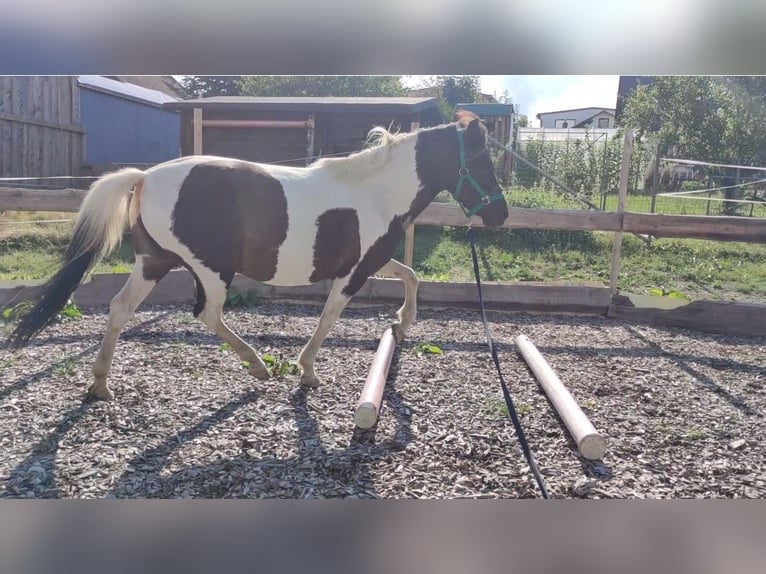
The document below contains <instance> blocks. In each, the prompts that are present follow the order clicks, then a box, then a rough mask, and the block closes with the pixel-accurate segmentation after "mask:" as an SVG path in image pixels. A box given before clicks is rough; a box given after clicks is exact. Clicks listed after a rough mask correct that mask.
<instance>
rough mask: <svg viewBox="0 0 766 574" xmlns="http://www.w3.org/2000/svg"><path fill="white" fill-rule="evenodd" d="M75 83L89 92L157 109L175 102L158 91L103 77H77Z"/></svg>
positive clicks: (172, 98)
mask: <svg viewBox="0 0 766 574" xmlns="http://www.w3.org/2000/svg"><path fill="white" fill-rule="evenodd" d="M77 83H79V84H80V86H82V87H84V88H88V89H90V90H94V91H97V92H102V93H105V94H110V95H113V96H118V97H121V98H125V99H127V100H133V101H137V102H141V103H145V104H151V105H154V106H158V107H159V106H162V104H164V103H167V102H174V101H176V98H174V97H172V96H169V95H167V94H165V93H163V92H160V91H158V90H150V89H148V88H144V87H141V86H137V85H135V84H130V83H127V82H120V81H117V80H110V79H109V78H105V77H104V76H77Z"/></svg>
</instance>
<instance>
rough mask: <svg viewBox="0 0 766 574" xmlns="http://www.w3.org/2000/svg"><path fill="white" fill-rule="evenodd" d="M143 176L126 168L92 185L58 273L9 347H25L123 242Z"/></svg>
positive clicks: (13, 335)
mask: <svg viewBox="0 0 766 574" xmlns="http://www.w3.org/2000/svg"><path fill="white" fill-rule="evenodd" d="M143 176H144V172H143V171H141V170H138V169H136V168H125V169H121V170H119V171H115V172H113V173H109V174H107V175H105V176H103V177H101V178H100V179H98V180H97V181H96V182H95V183H93V185H91V187H90V189H89V190H88V193H87V194H86V195H85V198H84V200H83V202H82V205H81V206H80V211H79V212H78V214H77V220H76V222H75V227H74V232H73V234H72V239H71V241H70V242H69V245H68V246H67V249H66V253H65V254H64V263H63V265H62V267H61V269H59V271H58V272H57V273H56V274H55V275H54V276H53V277H51V278H50V280H48V282H47V283H46V284H45V285H43V286H42V287H41V288H40V290H39V292H38V293H37V295H36V296H35V299H36V302H35V305H34V307H33V308H32V309H31V310H30V311H29V312H28V313H27V314H26V315H24V316H23V317H22V318H21V320H20V321H19V323H18V325H17V326H16V329H15V330H14V331H13V333H11V335H10V337H9V339H8V343H9V345H10V346H12V347H15V348H19V347H23V346H24V345H26V344H27V343H28V342H29V340H30V339H32V337H34V336H35V335H37V334H38V333H39V332H40V331H42V330H43V329H44V328H45V327H46V326H48V325H49V324H50V323H51V321H52V320H53V318H54V317H55V316H56V315H57V314H58V313H59V311H61V309H63V308H64V306H65V305H66V303H67V301H68V300H69V298H70V297H71V295H72V293H74V290H75V289H77V287H78V286H79V285H80V283H81V282H82V279H83V277H85V275H86V274H87V273H88V272H89V271H90V270H91V269H93V267H94V266H95V265H96V264H97V263H98V262H99V261H100V260H101V258H103V257H104V256H106V255H108V254H109V253H111V252H112V251H113V250H114V249H115V248H116V247H117V246H119V244H120V242H121V240H122V234H123V231H124V229H125V221H126V219H127V218H128V209H129V206H130V215H131V219H132V218H133V215H134V214H136V213H138V205H137V198H134V202H133V203H134V204H135V205H130V203H131V202H130V192H131V190H132V189H133V186H134V185H136V184H137V183H139V182H140V181H141V178H142V177H143Z"/></svg>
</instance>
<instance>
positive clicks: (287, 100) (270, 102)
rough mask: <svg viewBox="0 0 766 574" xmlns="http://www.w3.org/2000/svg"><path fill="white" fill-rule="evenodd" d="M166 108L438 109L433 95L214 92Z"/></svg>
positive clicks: (406, 110)
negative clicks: (312, 94) (320, 95)
mask: <svg viewBox="0 0 766 574" xmlns="http://www.w3.org/2000/svg"><path fill="white" fill-rule="evenodd" d="M162 107H163V109H166V110H189V109H192V108H202V109H209V110H214V109H215V110H247V111H293V112H319V111H333V112H387V113H390V112H400V113H416V112H421V111H424V110H429V109H432V108H435V109H438V102H437V100H436V98H415V97H251V96H215V97H210V98H198V99H195V100H182V101H172V102H169V103H165V104H163V106H162Z"/></svg>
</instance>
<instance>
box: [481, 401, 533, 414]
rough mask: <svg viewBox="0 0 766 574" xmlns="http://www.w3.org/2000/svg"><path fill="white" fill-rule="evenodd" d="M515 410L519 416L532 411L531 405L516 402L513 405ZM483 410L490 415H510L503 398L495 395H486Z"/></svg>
mask: <svg viewBox="0 0 766 574" xmlns="http://www.w3.org/2000/svg"><path fill="white" fill-rule="evenodd" d="M515 407H516V412H517V413H518V414H519V416H525V415H528V414H529V413H531V412H532V405H530V404H529V403H518V404H516V405H515ZM483 410H484V412H486V413H488V414H489V415H491V416H502V417H507V416H510V413H509V412H508V405H506V404H505V399H500V398H497V397H487V398H486V399H485V400H484V409H483Z"/></svg>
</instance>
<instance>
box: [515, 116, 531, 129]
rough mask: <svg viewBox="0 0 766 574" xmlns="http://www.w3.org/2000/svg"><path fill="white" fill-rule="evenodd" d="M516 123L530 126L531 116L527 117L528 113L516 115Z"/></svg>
mask: <svg viewBox="0 0 766 574" xmlns="http://www.w3.org/2000/svg"><path fill="white" fill-rule="evenodd" d="M516 125H517V126H519V127H520V128H528V127H529V118H528V117H527V114H519V115H518V116H517V117H516Z"/></svg>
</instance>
